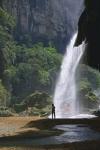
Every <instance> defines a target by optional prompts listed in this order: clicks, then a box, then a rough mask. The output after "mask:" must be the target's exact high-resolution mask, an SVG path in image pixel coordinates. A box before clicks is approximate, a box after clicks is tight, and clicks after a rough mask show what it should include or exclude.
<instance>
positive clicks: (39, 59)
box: [0, 8, 62, 114]
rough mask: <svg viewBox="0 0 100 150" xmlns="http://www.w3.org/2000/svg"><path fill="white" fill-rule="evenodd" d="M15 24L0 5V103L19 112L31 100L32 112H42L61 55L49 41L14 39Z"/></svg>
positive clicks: (46, 103) (48, 100)
mask: <svg viewBox="0 0 100 150" xmlns="http://www.w3.org/2000/svg"><path fill="white" fill-rule="evenodd" d="M15 27H16V22H15V19H14V18H13V17H12V16H11V15H9V14H8V13H7V12H6V11H5V10H3V9H2V8H0V62H1V63H0V79H1V81H0V105H2V106H7V107H11V108H13V109H14V110H15V111H16V112H17V113H20V112H21V111H25V110H27V108H28V107H29V103H30V104H32V107H33V108H32V113H34V109H37V110H39V109H40V113H41V114H42V113H43V112H44V105H45V107H46V109H47V108H48V105H50V104H51V98H50V95H51V90H52V85H53V84H54V81H55V78H56V72H57V71H58V70H59V67H60V64H61V60H62V56H61V54H59V53H58V52H57V50H56V49H55V47H53V46H52V45H50V44H49V45H48V46H44V45H43V44H42V43H37V44H34V45H32V43H31V44H29V43H28V44H27V43H26V45H25V44H24V45H23V44H21V43H20V44H19V43H18V42H17V41H15V39H14V28H15ZM27 38H28V37H27ZM27 41H30V39H29V40H28V39H27ZM36 91H37V92H36ZM47 93H48V94H47ZM3 111H4V110H3ZM43 114H44V113H43Z"/></svg>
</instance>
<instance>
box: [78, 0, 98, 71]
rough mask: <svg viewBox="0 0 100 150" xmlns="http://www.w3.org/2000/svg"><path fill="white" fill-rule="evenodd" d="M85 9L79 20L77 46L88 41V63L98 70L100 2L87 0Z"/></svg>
mask: <svg viewBox="0 0 100 150" xmlns="http://www.w3.org/2000/svg"><path fill="white" fill-rule="evenodd" d="M85 7H86V8H85V11H84V12H83V14H82V15H81V17H80V20H79V34H78V39H77V44H80V43H81V42H82V40H84V39H86V41H87V43H88V46H87V63H88V64H89V65H90V66H92V67H94V68H98V66H100V0H85Z"/></svg>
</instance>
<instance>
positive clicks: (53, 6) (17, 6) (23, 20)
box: [0, 0, 83, 50]
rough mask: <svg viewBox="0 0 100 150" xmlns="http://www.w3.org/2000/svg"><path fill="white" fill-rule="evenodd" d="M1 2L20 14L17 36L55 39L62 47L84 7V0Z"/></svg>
mask: <svg viewBox="0 0 100 150" xmlns="http://www.w3.org/2000/svg"><path fill="white" fill-rule="evenodd" d="M0 3H1V5H2V6H3V7H4V8H6V9H7V10H8V11H9V12H10V13H11V14H12V15H14V16H15V17H16V18H17V29H16V34H15V35H16V39H17V40H19V41H21V42H22V41H27V39H28V40H29V41H31V40H32V42H33V43H36V42H43V43H44V44H48V43H49V42H51V43H54V45H55V46H56V47H57V48H58V49H59V50H64V49H65V47H66V44H67V42H68V41H69V39H70V37H71V35H72V34H73V32H74V31H75V30H76V29H77V23H78V20H79V16H80V14H81V13H82V10H83V0H1V1H0Z"/></svg>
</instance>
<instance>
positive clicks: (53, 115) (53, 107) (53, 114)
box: [52, 104, 56, 119]
mask: <svg viewBox="0 0 100 150" xmlns="http://www.w3.org/2000/svg"><path fill="white" fill-rule="evenodd" d="M55 117H56V115H55V106H54V104H52V119H55Z"/></svg>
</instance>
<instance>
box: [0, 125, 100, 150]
mask: <svg viewBox="0 0 100 150" xmlns="http://www.w3.org/2000/svg"><path fill="white" fill-rule="evenodd" d="M55 129H59V130H63V131H64V132H63V134H61V135H59V136H52V137H45V138H38V139H36V138H31V139H22V140H17V141H14V140H13V141H9V142H8V141H2V142H1V141H0V145H2V146H5V145H6V146H9V147H3V148H1V149H0V150H36V148H34V147H35V146H36V147H37V146H40V145H41V146H44V145H54V144H63V143H72V142H80V141H81V142H82V141H91V140H100V132H97V131H95V130H93V129H92V128H90V127H89V126H83V125H57V126H55ZM3 142H4V143H3ZM13 146H17V147H13ZM41 150H42V149H41Z"/></svg>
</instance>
